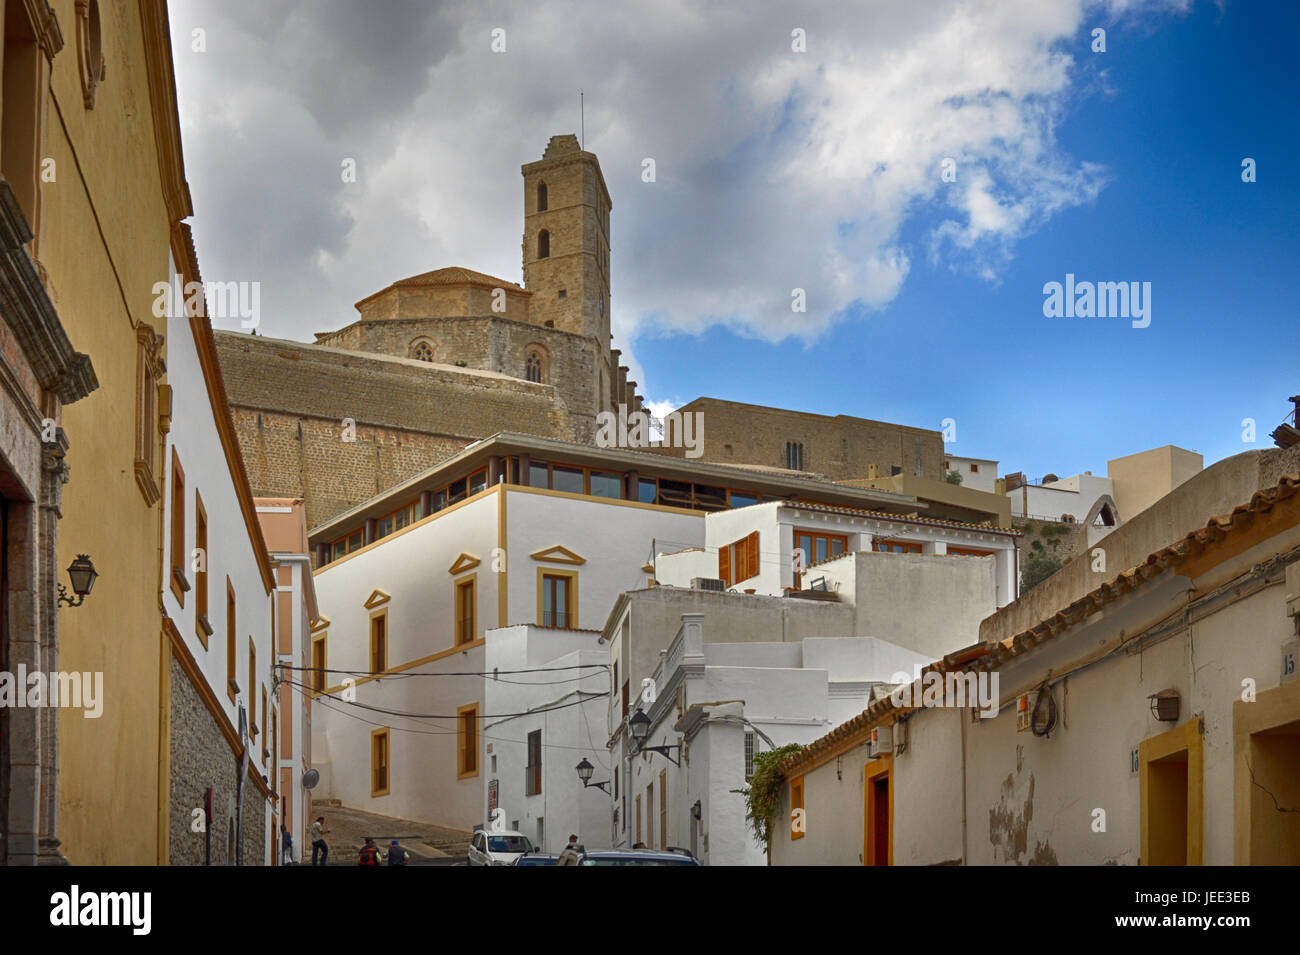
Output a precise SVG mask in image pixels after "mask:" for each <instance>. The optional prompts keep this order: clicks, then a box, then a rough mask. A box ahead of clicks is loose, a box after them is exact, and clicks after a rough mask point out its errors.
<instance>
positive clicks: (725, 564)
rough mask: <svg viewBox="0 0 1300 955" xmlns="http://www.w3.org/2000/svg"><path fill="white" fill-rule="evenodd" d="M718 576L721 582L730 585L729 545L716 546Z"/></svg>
mask: <svg viewBox="0 0 1300 955" xmlns="http://www.w3.org/2000/svg"><path fill="white" fill-rule="evenodd" d="M718 576H719V577H721V578H722V583H723V584H724V585H725V586H727V587H730V586H731V547H730V546H729V545H727V546H723V547H719V548H718Z"/></svg>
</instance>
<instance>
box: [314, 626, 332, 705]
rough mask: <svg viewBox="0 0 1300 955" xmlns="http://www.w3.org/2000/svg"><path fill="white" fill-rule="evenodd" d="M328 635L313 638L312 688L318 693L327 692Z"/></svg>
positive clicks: (323, 634) (322, 634) (318, 635)
mask: <svg viewBox="0 0 1300 955" xmlns="http://www.w3.org/2000/svg"><path fill="white" fill-rule="evenodd" d="M327 637H328V633H321V634H317V635H316V636H314V637H312V638H311V688H312V689H313V690H315V691H316V692H317V693H324V692H325V671H326V669H328V667H329V663H328V662H327V657H326V655H325V652H326V643H325V640H326V638H327Z"/></svg>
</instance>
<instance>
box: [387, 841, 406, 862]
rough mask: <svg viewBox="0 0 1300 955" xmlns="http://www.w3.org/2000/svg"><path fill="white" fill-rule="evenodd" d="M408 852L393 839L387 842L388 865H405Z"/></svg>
mask: <svg viewBox="0 0 1300 955" xmlns="http://www.w3.org/2000/svg"><path fill="white" fill-rule="evenodd" d="M408 856H409V853H408V852H407V851H406V850H405V849H403V848H402V847H401V846H400V845H398V844H397V840H396V839H394V840H393V841H392V842H390V843H389V844H388V864H389V865H406V862H407V858H408Z"/></svg>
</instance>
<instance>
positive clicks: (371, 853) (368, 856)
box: [357, 836, 379, 865]
mask: <svg viewBox="0 0 1300 955" xmlns="http://www.w3.org/2000/svg"><path fill="white" fill-rule="evenodd" d="M357 865H379V846H377V845H375V840H374V838H373V837H371V836H367V837H366V844H365V845H364V846H362V847H361V855H360V858H358V859H357Z"/></svg>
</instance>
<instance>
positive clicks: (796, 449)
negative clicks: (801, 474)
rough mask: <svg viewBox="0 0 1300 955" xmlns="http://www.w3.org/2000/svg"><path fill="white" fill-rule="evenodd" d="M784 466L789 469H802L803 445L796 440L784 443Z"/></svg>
mask: <svg viewBox="0 0 1300 955" xmlns="http://www.w3.org/2000/svg"><path fill="white" fill-rule="evenodd" d="M785 466H786V467H787V468H788V469H789V470H791V471H802V470H803V445H802V444H801V443H799V442H798V441H787V442H786V443H785Z"/></svg>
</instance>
